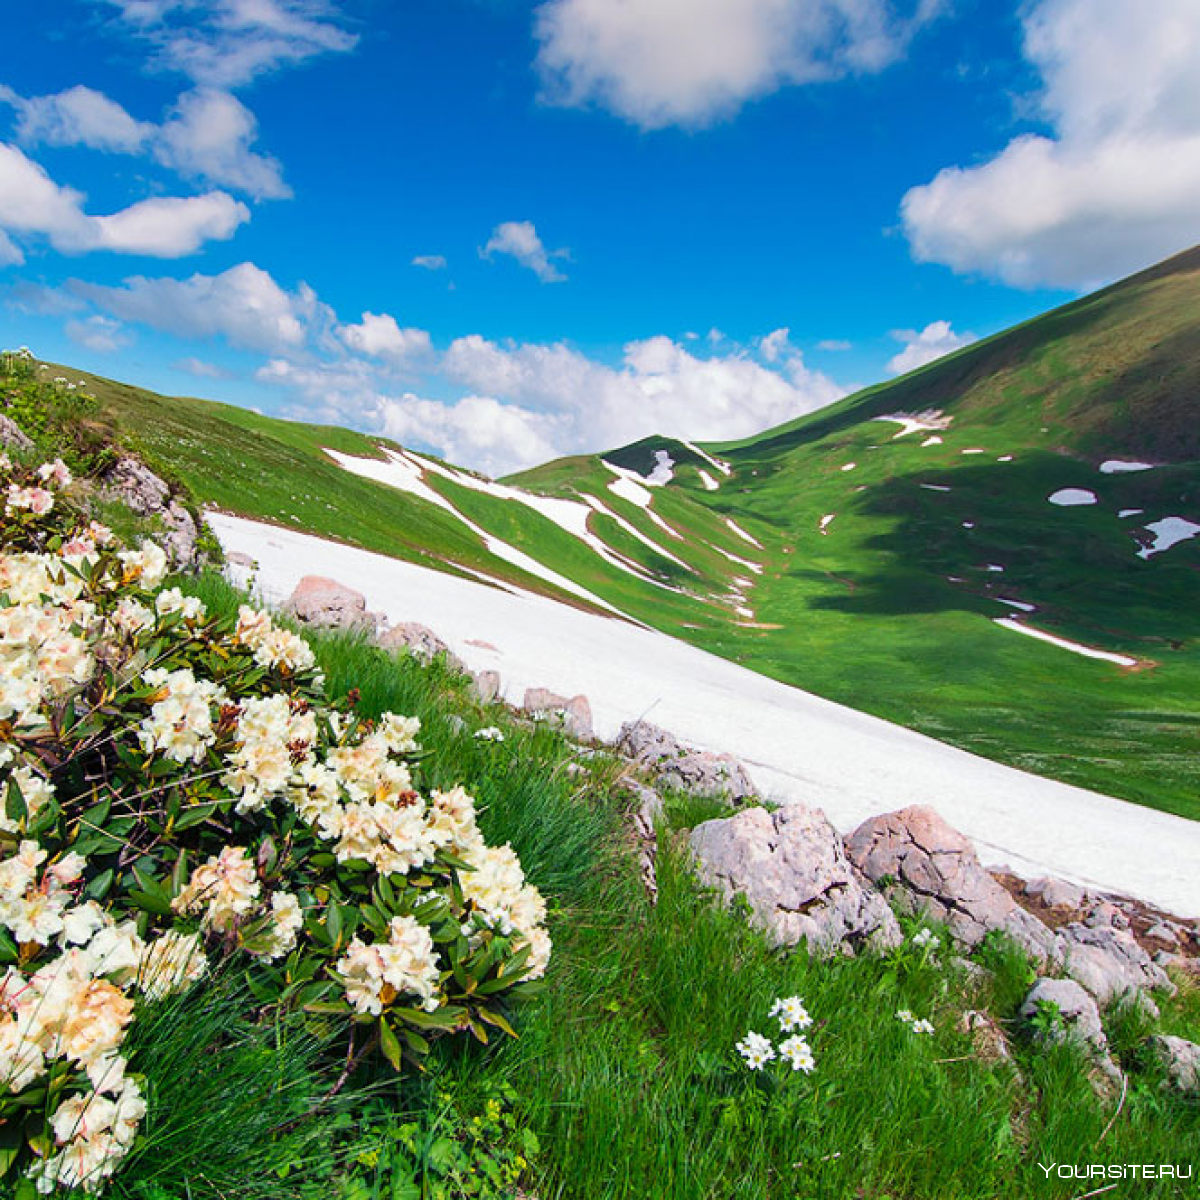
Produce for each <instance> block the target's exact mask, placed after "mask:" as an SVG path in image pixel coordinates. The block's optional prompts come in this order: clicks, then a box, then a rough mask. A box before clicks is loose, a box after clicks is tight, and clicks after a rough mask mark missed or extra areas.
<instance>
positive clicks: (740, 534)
mask: <svg viewBox="0 0 1200 1200" xmlns="http://www.w3.org/2000/svg"><path fill="white" fill-rule="evenodd" d="M725 524H726V525H728V526H729V528H730V529H732V530H733V532H734V533H736V534H737V535H738V537H740V538H741V539H742V541H744V542H749V543H750V545H752V546H757V547H758V548H759V549H760V550H761V549H762V548H763V544H762V542H760V541H759V540H758V538H756V537H752V536H751V535H750V534H748V533H747V532H746V531H745V530H744V529H742V528H741V526H740V525H737V524H735V523H734V520H733V518H732V517H726V518H725Z"/></svg>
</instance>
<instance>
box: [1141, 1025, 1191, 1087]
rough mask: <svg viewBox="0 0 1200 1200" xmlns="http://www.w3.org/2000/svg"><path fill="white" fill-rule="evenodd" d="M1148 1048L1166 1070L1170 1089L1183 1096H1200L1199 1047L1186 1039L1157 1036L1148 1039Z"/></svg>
mask: <svg viewBox="0 0 1200 1200" xmlns="http://www.w3.org/2000/svg"><path fill="white" fill-rule="evenodd" d="M1150 1048H1151V1049H1152V1050H1153V1051H1154V1053H1155V1054H1157V1056H1158V1057H1159V1059H1161V1061H1162V1064H1163V1066H1165V1067H1166V1068H1167V1079H1168V1080H1169V1082H1170V1084H1171V1086H1172V1087H1174V1088H1177V1089H1178V1090H1179V1091H1181V1092H1183V1093H1184V1095H1191V1096H1200V1046H1198V1045H1196V1043H1195V1042H1189V1041H1188V1040H1187V1039H1186V1038H1181V1037H1172V1036H1170V1035H1167V1034H1159V1035H1158V1036H1157V1037H1152V1038H1151V1039H1150Z"/></svg>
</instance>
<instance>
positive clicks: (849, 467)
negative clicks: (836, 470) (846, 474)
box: [842, 463, 858, 471]
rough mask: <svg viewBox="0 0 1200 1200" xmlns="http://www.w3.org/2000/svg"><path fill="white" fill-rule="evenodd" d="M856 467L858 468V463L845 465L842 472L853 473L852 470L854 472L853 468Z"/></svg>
mask: <svg viewBox="0 0 1200 1200" xmlns="http://www.w3.org/2000/svg"><path fill="white" fill-rule="evenodd" d="M857 466H858V463H847V464H846V465H845V466H844V467H843V468H842V470H843V471H853V470H854V468H855V467H857Z"/></svg>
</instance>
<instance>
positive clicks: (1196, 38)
mask: <svg viewBox="0 0 1200 1200" xmlns="http://www.w3.org/2000/svg"><path fill="white" fill-rule="evenodd" d="M1024 48H1025V56H1026V58H1028V60H1029V61H1030V62H1031V63H1032V64H1033V65H1034V66H1035V67H1036V68H1037V70H1038V71H1039V73H1040V75H1041V79H1042V89H1041V91H1040V93H1039V95H1038V97H1037V103H1038V106H1039V115H1040V116H1041V117H1042V118H1043V120H1044V121H1045V122H1046V123H1047V124H1048V125H1049V126H1050V128H1051V130H1052V133H1051V134H1050V135H1049V136H1047V135H1045V134H1041V133H1026V134H1022V135H1021V136H1019V137H1016V138H1014V139H1013V140H1012V141H1011V142H1010V143H1009V144H1008V145H1007V146H1006V147H1005V148H1004V150H1003V151H1001V153H1000V154H998V155H997V156H996V157H994V158H992V159H991V160H989V161H987V162H985V163H982V164H980V165H978V166H971V167H958V166H955V167H947V168H946V169H944V170H942V171H940V172H939V173H938V174H937V176H936V177H935V178H934V179H933V180H932V181H930V182H929V183H927V184H924V185H923V186H920V187H915V188H913V189H912V190H910V191H909V192H908V194H907V195H906V196H905V197H904V200H903V202H902V205H901V212H902V216H903V221H904V228H905V231H906V233H907V236H908V239H909V242H910V244H911V246H912V251H913V254H914V256H915V257H916V258H917V259H919V260H922V261H927V262H939V263H944V264H946V265H947V266H950V267H952V268H953V269H954V270H956V271H960V272H969V273H979V274H983V275H989V276H994V277H997V278H999V279H1002V280H1004V281H1005V282H1006V283H1010V284H1014V285H1016V286H1018V287H1035V286H1038V285H1050V286H1054V287H1064V288H1076V289H1086V288H1089V287H1092V286H1094V285H1096V284H1099V283H1103V282H1107V281H1109V280H1111V279H1113V278H1116V277H1118V276H1120V275H1123V274H1126V273H1128V272H1129V271H1132V270H1135V269H1137V268H1138V267H1142V266H1145V265H1147V264H1148V263H1149V262H1152V261H1154V260H1155V259H1158V258H1162V257H1164V256H1166V255H1168V254H1170V253H1172V252H1173V251H1176V250H1180V249H1183V248H1184V247H1186V246H1189V245H1191V244H1192V243H1194V242H1196V241H1197V240H1200V72H1198V71H1197V70H1196V62H1197V61H1198V60H1200V6H1198V5H1197V4H1196V3H1195V0H1147V3H1145V4H1142V5H1130V4H1128V3H1126V2H1125V0H1039V2H1037V3H1035V4H1033V5H1032V6H1031V7H1029V8H1028V9H1027V10H1026V13H1025V17H1024Z"/></svg>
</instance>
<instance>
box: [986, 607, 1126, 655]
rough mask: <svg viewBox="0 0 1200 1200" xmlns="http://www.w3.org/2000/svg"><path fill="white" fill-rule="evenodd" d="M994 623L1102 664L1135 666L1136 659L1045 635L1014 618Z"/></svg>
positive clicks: (1002, 618) (1003, 618)
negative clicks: (1095, 659) (1100, 661)
mask: <svg viewBox="0 0 1200 1200" xmlns="http://www.w3.org/2000/svg"><path fill="white" fill-rule="evenodd" d="M994 621H995V623H996V624H997V625H999V626H1000V627H1001V628H1002V629H1011V630H1012V631H1013V632H1014V633H1023V634H1025V636H1026V637H1031V638H1037V640H1038V641H1039V642H1046V643H1048V644H1049V645H1051V646H1058V647H1060V648H1061V649H1063V650H1070V651H1071V653H1072V654H1082V655H1083V657H1084V658H1098V659H1101V660H1102V661H1104V662H1111V663H1116V664H1117V665H1118V666H1122V667H1133V666H1136V665H1137V659H1136V658H1130V657H1129V655H1128V654H1114V653H1113V652H1112V651H1111V650H1097V649H1096V647H1095V646H1085V645H1083V644H1082V643H1081V642H1073V641H1071V640H1070V639H1069V638H1061V637H1056V636H1055V635H1054V634H1052V633H1047V632H1046V631H1045V630H1044V629H1034V628H1033V626H1032V625H1023V624H1022V623H1021V622H1020V621H1018V620H1017V619H1016V617H996V618H994Z"/></svg>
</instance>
